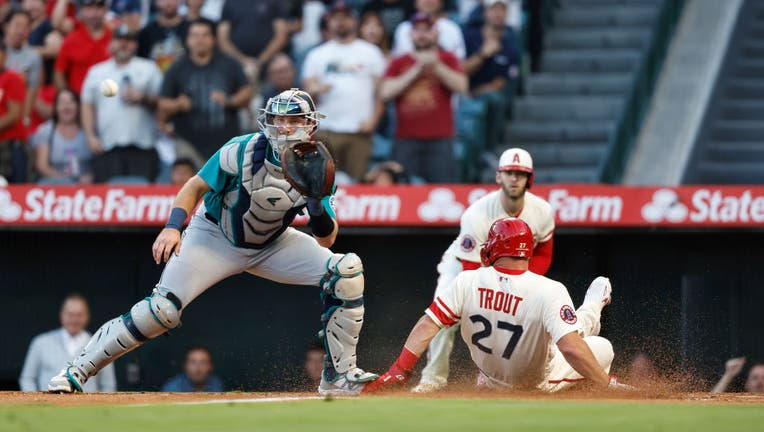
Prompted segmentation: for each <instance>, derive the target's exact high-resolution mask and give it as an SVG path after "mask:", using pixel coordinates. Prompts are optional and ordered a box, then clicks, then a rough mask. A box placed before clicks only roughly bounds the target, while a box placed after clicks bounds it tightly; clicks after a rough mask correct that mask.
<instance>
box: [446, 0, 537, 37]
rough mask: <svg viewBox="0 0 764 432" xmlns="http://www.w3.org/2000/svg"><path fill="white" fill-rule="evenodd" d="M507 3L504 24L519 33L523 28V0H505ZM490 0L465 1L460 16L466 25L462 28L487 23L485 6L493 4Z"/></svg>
mask: <svg viewBox="0 0 764 432" xmlns="http://www.w3.org/2000/svg"><path fill="white" fill-rule="evenodd" d="M504 1H505V3H506V4H507V13H506V14H505V16H504V24H506V25H507V26H509V27H510V28H511V29H512V31H514V32H515V33H519V32H520V31H521V29H522V6H523V5H522V3H523V1H522V0H504ZM491 3H492V2H491V1H490V0H483V1H480V0H476V1H464V2H462V4H461V5H460V12H459V14H460V16H463V18H460V19H461V20H462V22H463V23H464V25H463V26H462V28H469V27H477V28H479V27H482V26H483V25H484V24H485V8H486V7H488V6H490V5H491Z"/></svg>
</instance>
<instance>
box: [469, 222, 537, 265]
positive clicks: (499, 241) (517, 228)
mask: <svg viewBox="0 0 764 432" xmlns="http://www.w3.org/2000/svg"><path fill="white" fill-rule="evenodd" d="M532 255H533V233H532V232H531V229H530V227H529V226H528V224H526V223H525V222H523V220H522V219H517V218H512V217H508V218H504V219H499V220H497V221H496V222H494V223H493V225H491V229H490V230H488V240H486V242H485V243H483V247H482V248H481V249H480V261H481V262H482V263H483V265H484V266H490V265H492V264H493V263H494V262H495V261H496V260H497V259H499V258H501V257H516V258H530V257H531V256H532Z"/></svg>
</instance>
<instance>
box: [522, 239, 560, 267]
mask: <svg viewBox="0 0 764 432" xmlns="http://www.w3.org/2000/svg"><path fill="white" fill-rule="evenodd" d="M553 249H554V238H550V239H549V240H547V241H545V242H544V243H539V244H537V245H536V247H535V248H533V257H531V261H530V263H528V268H529V269H530V271H532V272H533V273H536V274H539V275H544V274H546V272H547V271H549V266H551V265H552V250H553Z"/></svg>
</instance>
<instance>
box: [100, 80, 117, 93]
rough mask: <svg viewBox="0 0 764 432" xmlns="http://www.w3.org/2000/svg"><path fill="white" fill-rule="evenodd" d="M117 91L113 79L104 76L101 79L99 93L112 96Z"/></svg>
mask: <svg viewBox="0 0 764 432" xmlns="http://www.w3.org/2000/svg"><path fill="white" fill-rule="evenodd" d="M118 92H119V86H118V85H117V83H116V82H114V80H112V79H109V78H106V79H105V80H103V81H101V94H102V95H104V96H106V97H112V96H114V95H116V94H117V93H118Z"/></svg>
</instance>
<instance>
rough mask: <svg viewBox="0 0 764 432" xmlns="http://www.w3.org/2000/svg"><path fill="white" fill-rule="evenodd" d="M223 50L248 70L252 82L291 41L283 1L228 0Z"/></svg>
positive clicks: (221, 32) (222, 31)
mask: <svg viewBox="0 0 764 432" xmlns="http://www.w3.org/2000/svg"><path fill="white" fill-rule="evenodd" d="M217 32H218V42H219V43H220V49H221V50H222V51H223V52H225V53H226V54H228V55H230V56H232V57H234V58H235V59H237V60H238V61H239V63H241V65H242V66H243V67H244V72H245V73H246V74H247V77H248V78H249V79H250V81H251V82H252V83H256V82H257V78H259V76H260V72H261V71H262V68H264V67H265V65H266V64H268V62H269V61H270V60H271V58H272V57H273V56H274V55H276V53H277V52H280V51H282V50H284V48H285V47H286V46H287V42H288V41H289V28H288V24H287V11H286V8H285V7H284V3H283V1H282V0H259V1H257V2H253V1H252V0H226V2H225V4H224V5H223V13H222V15H221V19H220V24H219V25H218V28H217Z"/></svg>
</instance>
